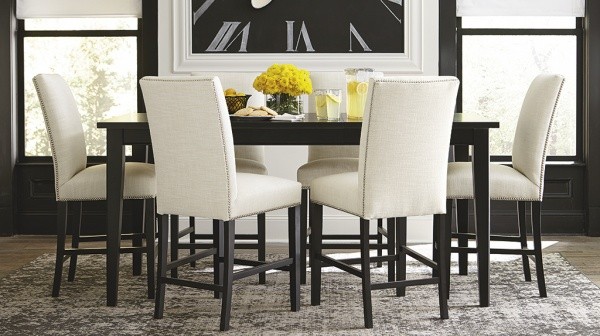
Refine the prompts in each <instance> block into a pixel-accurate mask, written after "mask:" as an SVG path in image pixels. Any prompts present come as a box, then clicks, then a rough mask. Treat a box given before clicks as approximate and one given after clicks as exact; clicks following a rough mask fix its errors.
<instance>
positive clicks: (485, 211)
mask: <svg viewBox="0 0 600 336" xmlns="http://www.w3.org/2000/svg"><path fill="white" fill-rule="evenodd" d="M473 137H474V139H473V194H474V196H475V222H476V228H477V269H478V271H477V272H478V278H479V305H480V306H481V307H488V306H489V305H490V178H489V177H490V153H489V130H488V129H487V128H485V129H476V130H475V131H474V133H473Z"/></svg>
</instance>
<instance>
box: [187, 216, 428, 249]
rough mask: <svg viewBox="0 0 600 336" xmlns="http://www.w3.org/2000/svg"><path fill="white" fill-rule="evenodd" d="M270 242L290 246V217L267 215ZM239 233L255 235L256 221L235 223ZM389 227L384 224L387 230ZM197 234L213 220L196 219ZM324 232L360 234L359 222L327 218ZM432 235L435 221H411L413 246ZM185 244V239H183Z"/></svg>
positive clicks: (350, 218) (409, 236)
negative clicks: (288, 227) (288, 230)
mask: <svg viewBox="0 0 600 336" xmlns="http://www.w3.org/2000/svg"><path fill="white" fill-rule="evenodd" d="M266 221H267V242H268V243H287V241H288V238H287V237H288V236H287V234H288V233H287V216H286V215H267V218H266ZM235 223H236V229H235V231H236V233H256V217H247V218H241V219H238V220H236V221H235ZM179 227H180V230H181V229H184V228H187V227H189V218H188V217H180V218H179ZM385 227H386V224H385V223H384V228H385ZM376 228H377V225H376V223H375V221H372V222H371V230H370V231H371V233H375V232H376ZM196 231H197V233H210V232H212V220H208V219H196ZM323 232H324V233H326V234H358V233H359V227H358V218H357V217H355V216H345V215H324V216H323ZM432 235H433V217H432V216H420V217H409V218H408V231H407V240H408V242H409V243H411V244H413V243H414V244H417V243H430V242H431V239H432ZM182 240H186V238H182Z"/></svg>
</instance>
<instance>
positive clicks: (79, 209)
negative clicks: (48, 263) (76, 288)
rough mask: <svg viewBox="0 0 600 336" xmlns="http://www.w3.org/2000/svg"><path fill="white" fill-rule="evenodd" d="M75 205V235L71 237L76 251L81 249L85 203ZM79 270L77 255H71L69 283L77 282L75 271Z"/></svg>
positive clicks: (72, 245)
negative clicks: (80, 237)
mask: <svg viewBox="0 0 600 336" xmlns="http://www.w3.org/2000/svg"><path fill="white" fill-rule="evenodd" d="M74 203H75V218H76V220H75V224H74V225H73V235H72V236H71V247H72V248H74V249H76V248H79V236H80V235H81V220H82V213H83V204H82V203H83V202H74ZM76 269H77V254H72V255H71V260H69V276H68V278H67V281H69V282H73V280H75V271H76Z"/></svg>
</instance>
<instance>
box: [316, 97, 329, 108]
mask: <svg viewBox="0 0 600 336" xmlns="http://www.w3.org/2000/svg"><path fill="white" fill-rule="evenodd" d="M315 103H317V107H324V106H325V105H326V104H327V101H326V100H325V97H324V96H317V97H316V99H315Z"/></svg>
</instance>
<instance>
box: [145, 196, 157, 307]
mask: <svg viewBox="0 0 600 336" xmlns="http://www.w3.org/2000/svg"><path fill="white" fill-rule="evenodd" d="M144 202H145V203H146V204H145V207H144V208H145V211H144V212H145V214H144V233H145V234H146V273H147V278H148V299H154V291H155V288H154V287H155V285H154V284H155V282H156V273H155V271H154V259H155V253H154V247H155V246H154V242H155V240H156V237H155V233H156V226H155V223H156V221H155V219H156V217H155V208H156V207H155V201H154V198H151V199H147V200H145V201H144Z"/></svg>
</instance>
